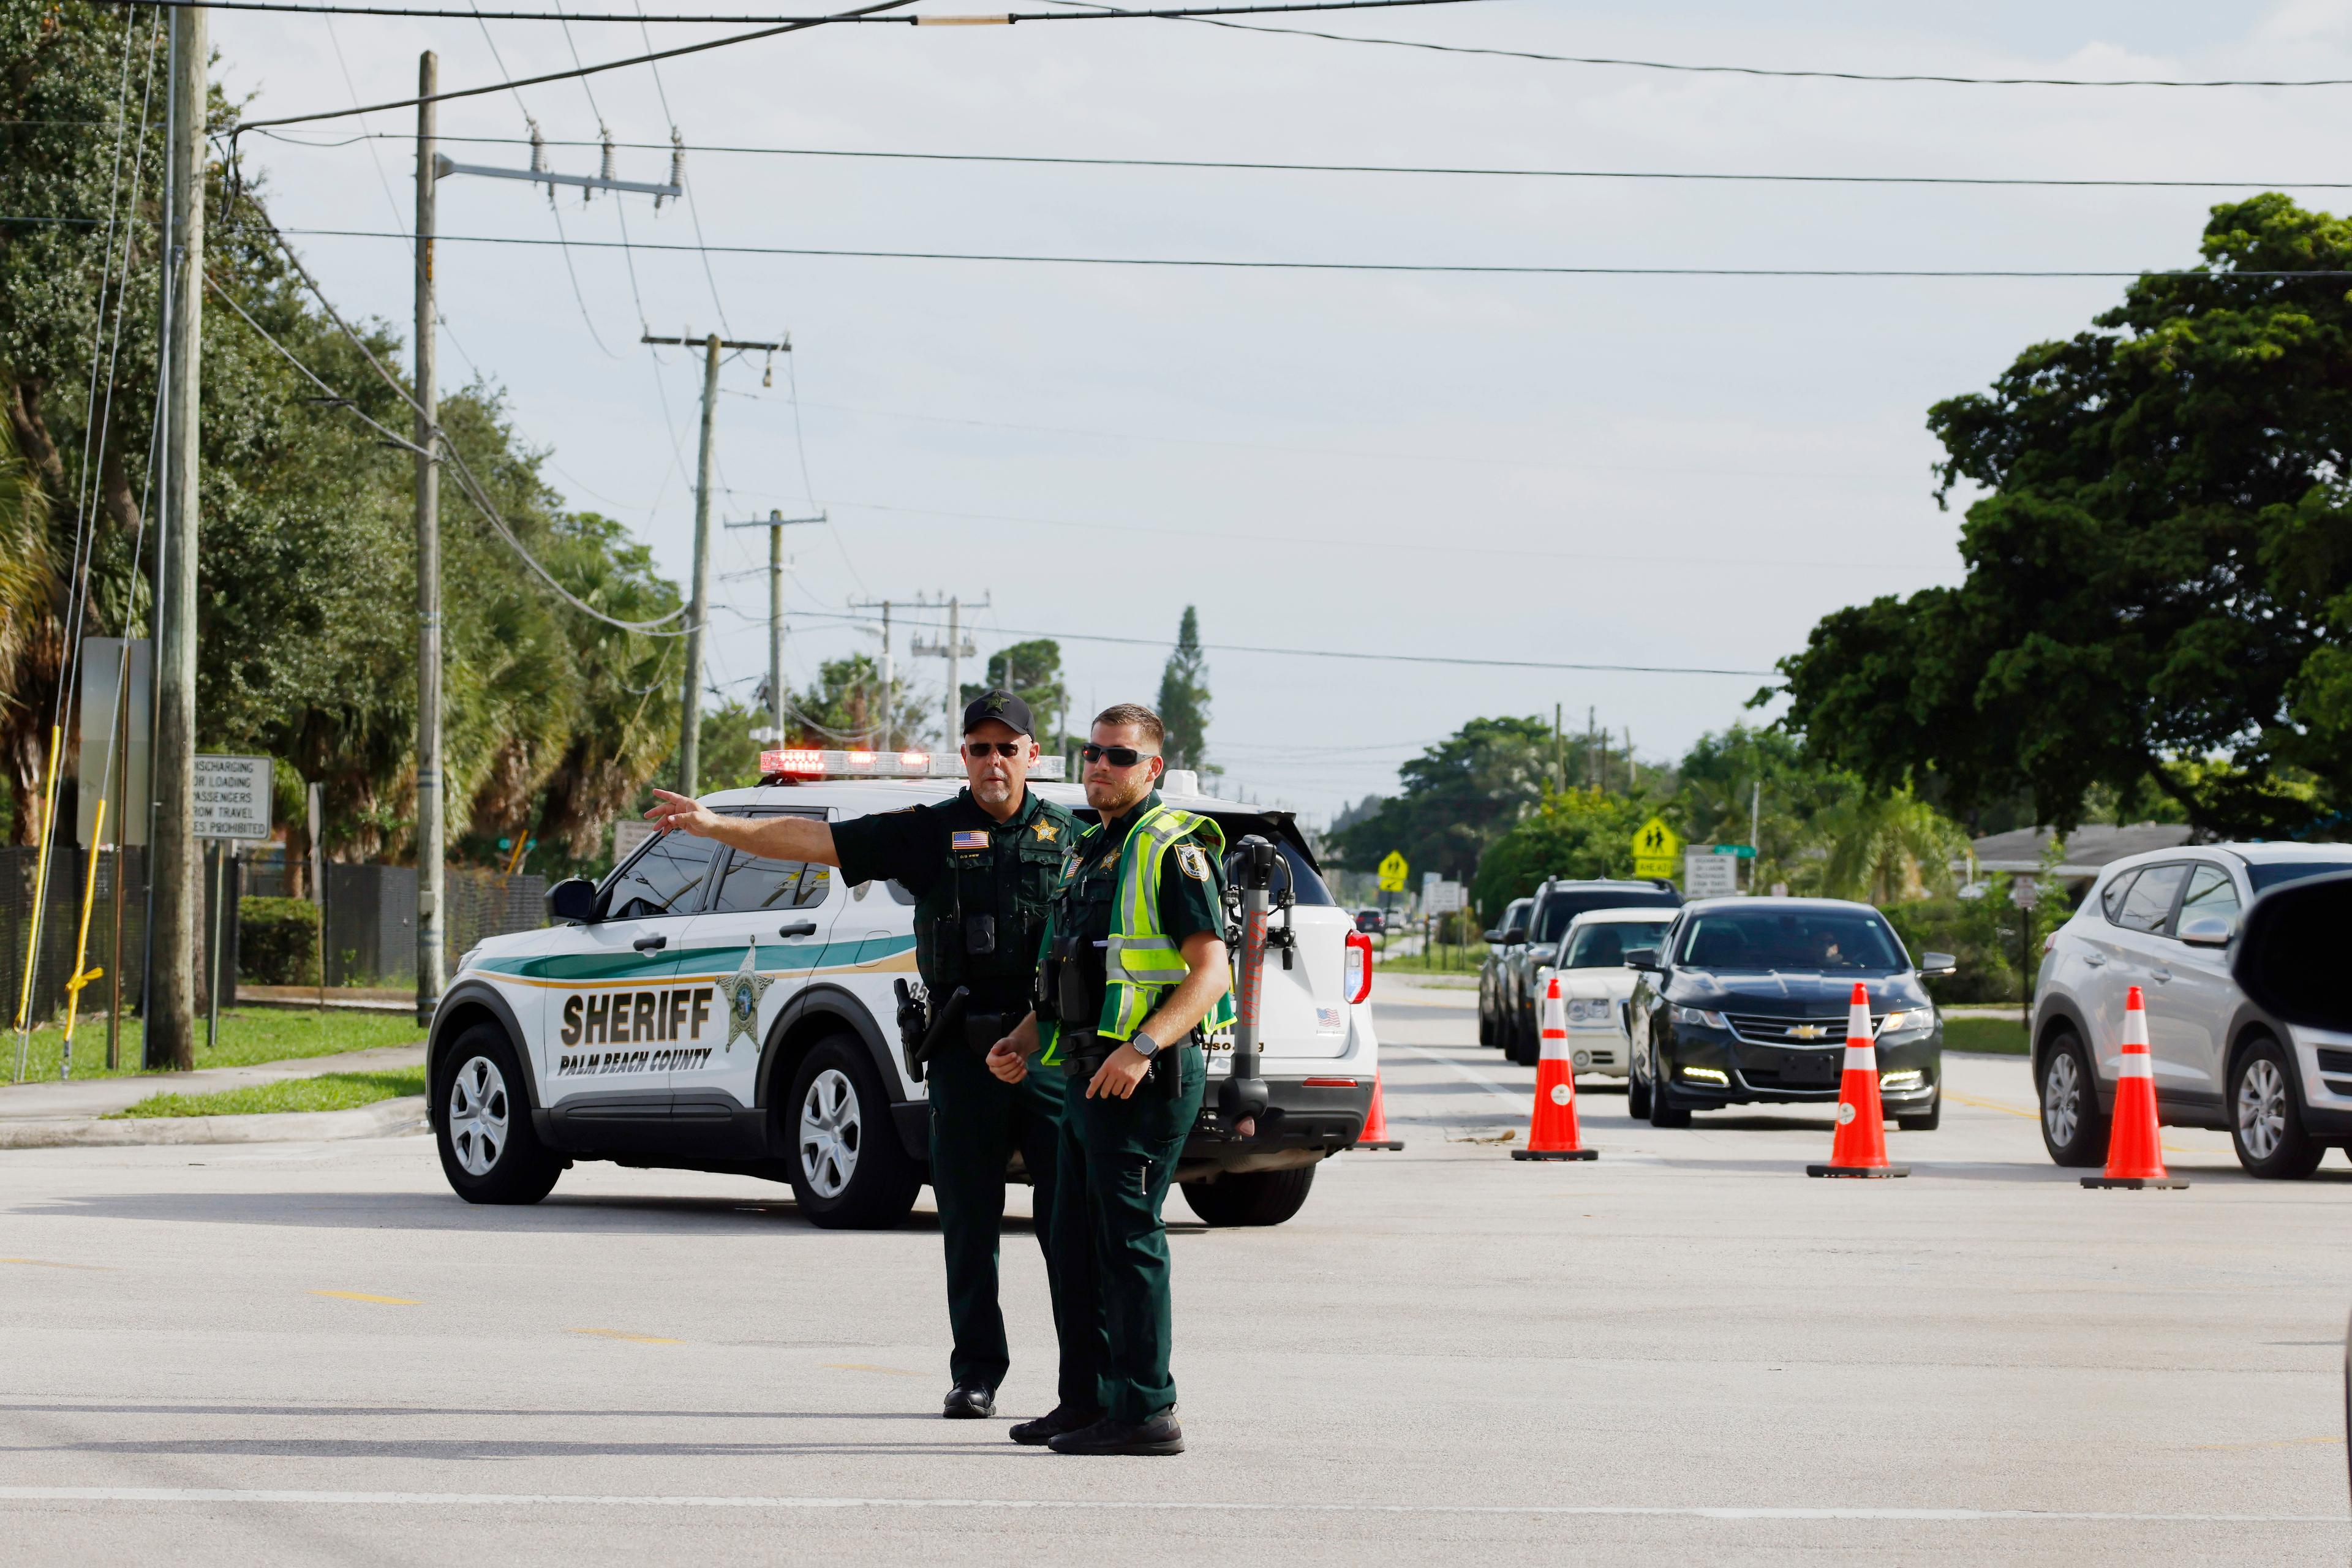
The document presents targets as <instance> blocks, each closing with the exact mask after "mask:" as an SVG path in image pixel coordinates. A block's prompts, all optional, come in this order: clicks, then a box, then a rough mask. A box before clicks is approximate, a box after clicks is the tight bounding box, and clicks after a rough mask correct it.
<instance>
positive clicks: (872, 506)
mask: <svg viewBox="0 0 2352 1568" xmlns="http://www.w3.org/2000/svg"><path fill="white" fill-rule="evenodd" d="M827 504H828V505H830V506H835V507H841V508H845V509H846V510H851V511H887V512H902V513H911V514H914V515H917V516H922V517H954V518H966V519H969V520H971V521H975V522H1019V523H1029V524H1033V525H1034V526H1036V527H1039V528H1075V529H1082V530H1085V531H1087V532H1095V533H1167V534H1174V535H1177V536H1180V537H1181V538H1185V539H1220V540H1230V541H1232V542H1235V543H1238V544H1294V545H1298V546H1301V547H1303V548H1306V549H1310V550H1341V549H1344V550H1348V551H1351V552H1352V551H1359V550H1391V551H1403V552H1414V553H1427V554H1432V555H1449V556H1451V555H1505V556H1519V557H1525V558H1528V559H1533V560H1541V561H1600V562H1609V563H1617V564H1628V563H1631V564H1640V565H1676V564H1686V563H1688V562H1689V561H1690V559H1691V557H1690V555H1689V554H1687V553H1684V554H1679V555H1630V554H1602V553H1599V552H1590V551H1581V550H1517V549H1512V548H1510V547H1508V546H1502V547H1496V546H1492V545H1476V544H1461V543H1456V542H1453V541H1450V540H1449V541H1447V542H1444V543H1437V544H1410V543H1405V542H1400V541H1394V540H1374V539H1361V538H1358V539H1347V540H1339V539H1316V538H1311V537H1307V536H1304V535H1300V534H1291V533H1261V532H1254V531H1253V532H1237V531H1236V532H1219V531H1215V530H1212V529H1202V528H1194V527H1183V528H1155V527H1153V526H1151V525H1150V524H1149V523H1121V522H1077V521H1069V520H1066V519H1062V518H1050V517H1019V516H1014V515H1010V514H1007V513H1004V512H991V511H944V510H938V509H935V508H931V507H919V506H883V505H881V504H879V503H877V502H871V501H854V500H836V501H830V502H828V503H827ZM1706 559H1707V561H1708V563H1710V564H1715V565H1723V566H1765V567H1788V568H1796V569H1801V570H1803V571H1807V572H1839V571H1851V572H1935V571H1937V570H1940V568H1938V567H1937V566H1934V565H1931V564H1929V563H1925V562H1907V561H1791V560H1788V559H1785V558H1772V557H1767V556H1738V555H1714V554H1710V555H1708V556H1707V557H1706Z"/></svg>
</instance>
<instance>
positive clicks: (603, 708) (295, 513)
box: [0, 0, 680, 858]
mask: <svg viewBox="0 0 2352 1568" xmlns="http://www.w3.org/2000/svg"><path fill="white" fill-rule="evenodd" d="M162 90H163V46H162V41H161V35H160V34H159V33H158V32H157V30H156V27H155V17H154V16H153V15H152V13H150V12H146V11H142V10H138V9H136V8H132V9H124V8H120V7H116V6H111V5H94V4H90V3H89V0H57V3H55V4H52V5H39V6H35V5H17V6H13V7H0V413H5V421H6V425H7V428H8V432H9V436H10V437H11V442H10V445H11V447H13V448H14V449H15V450H16V452H17V453H19V454H20V455H21V468H20V469H13V470H11V471H12V472H14V473H16V478H15V479H10V478H9V476H8V475H6V474H0V492H5V493H0V500H6V499H7V497H8V496H9V495H14V496H16V497H18V498H21V497H22V496H24V495H26V494H27V493H30V492H31V491H37V492H38V493H39V494H40V495H41V496H42V497H45V498H46V503H47V504H46V508H45V509H43V515H42V518H41V521H39V523H38V524H36V523H35V522H34V521H31V520H32V519H33V517H34V513H33V512H31V511H27V510H26V508H25V507H24V506H23V505H21V504H20V505H18V506H17V507H16V510H14V511H13V512H12V513H10V514H9V515H8V519H7V521H5V523H0V527H5V528H7V529H9V530H12V531H14V533H15V534H19V535H21V534H23V533H24V531H25V530H26V529H27V528H34V529H35V533H34V534H33V535H27V536H26V540H25V542H22V543H21V544H19V543H10V544H7V545H6V546H5V548H6V549H7V550H8V552H9V553H10V555H11V557H12V559H11V561H10V563H8V567H7V568H0V616H5V617H6V618H5V622H0V773H5V777H6V781H7V784H8V787H9V791H10V794H11V796H12V800H13V811H12V814H11V815H12V816H13V818H14V826H15V830H16V833H17V834H18V835H19V836H28V835H29V834H30V832H31V831H32V829H33V827H34V826H35V825H36V821H37V818H35V817H34V816H33V814H32V813H30V812H28V810H27V809H26V807H27V805H28V804H29V803H30V802H31V801H32V800H33V799H35V798H37V797H36V796H35V795H34V791H35V790H36V788H37V782H38V779H39V776H40V772H41V769H42V767H43V766H44V765H45V763H46V752H47V728H48V723H49V715H50V713H51V711H52V709H53V705H54V703H55V700H56V696H57V692H58V685H59V683H60V681H61V679H63V678H64V676H65V672H66V664H65V656H66V655H67V653H68V651H69V650H68V647H67V639H66V626H65V621H64V616H65V612H66V607H67V595H68V593H69V592H70V591H71V589H72V588H73V586H74V585H75V584H74V582H72V581H69V580H68V579H69V577H70V576H71V574H72V568H71V563H74V562H76V561H77V560H79V561H81V562H84V563H86V567H85V569H84V570H83V572H82V573H81V574H80V576H79V582H80V583H81V584H84V585H86V586H87V588H88V590H89V608H88V611H87V613H86V616H85V619H84V621H83V624H82V626H81V627H80V630H81V631H82V632H83V633H84V634H94V635H117V634H121V633H125V632H128V633H129V634H130V635H133V636H140V635H144V633H145V630H146V613H147V605H146V602H145V595H144V592H143V588H142V578H143V573H144V570H145V569H146V568H147V567H148V566H149V565H151V564H152V547H153V543H154V540H153V535H152V531H147V532H142V527H141V524H142V517H141V511H140V508H141V502H142V497H143V496H144V494H145V489H146V475H145V473H144V468H145V465H146V460H147V454H148V450H149V432H150V429H151V426H152V418H153V412H154V396H153V389H154V384H155V367H156V353H155V334H154V325H155V312H154V300H155V299H156V294H157V267H156V256H155V236H156V232H157V227H158V220H159V218H160V217H161V210H160V202H159V200H158V197H159V195H160V190H159V173H160V168H161V163H160V160H161V158H162V155H163V130H162V122H163V113H162V105H163V97H162ZM142 113H143V121H142ZM210 114H211V121H212V127H213V129H214V130H215V132H220V131H225V130H226V129H228V128H229V127H230V126H232V125H233V124H234V121H235V113H234V110H232V109H231V107H230V106H229V105H227V104H226V101H225V100H223V98H222V97H221V95H220V93H219V92H218V90H217V89H215V90H214V91H213V93H212V96H211V106H210ZM142 124H143V132H142ZM207 179H208V184H207V190H206V201H207V204H208V212H209V214H210V220H209V226H208V243H207V248H206V254H205V272H206V274H207V277H208V279H209V281H210V283H211V284H212V285H213V288H214V290H215V291H214V292H212V293H211V295H210V297H209V298H208V300H207V302H206V305H205V315H204V322H203V334H204V337H203V345H202V349H203V387H204V395H203V403H202V420H201V428H200V430H199V432H198V438H199V449H200V459H201V487H202V488H201V491H200V495H199V520H200V541H201V548H200V552H199V559H198V578H199V580H198V589H197V593H198V602H197V615H198V641H197V646H198V658H199V666H198V673H197V739H198V744H199V745H200V746H202V747H204V748H205V749H206V750H211V751H232V752H267V753H268V754H270V755H272V756H274V757H276V758H278V760H279V761H280V762H281V763H284V764H285V770H284V771H285V772H286V773H288V774H289V775H290V776H291V777H292V778H293V779H295V780H312V781H318V782H320V783H322V784H324V785H325V795H326V800H327V838H328V844H329V847H330V852H331V853H333V854H335V855H337V856H340V857H374V856H383V857H387V858H404V857H405V856H406V855H408V854H409V853H411V852H412V845H413V829H414V823H413V816H414V811H415V767H414V761H413V758H414V743H415V689H416V682H415V611H414V599H413V597H412V595H413V589H412V588H411V586H410V584H413V583H414V581H415V545H414V535H413V531H412V529H411V526H410V521H409V517H410V507H411V487H412V483H413V479H412V475H413V463H412V459H411V457H410V455H409V454H408V453H407V452H406V451H404V450H402V449H400V448H398V447H393V446H391V445H388V444H387V443H385V442H384V441H383V438H382V437H381V436H379V435H378V434H377V433H376V432H375V431H374V430H372V429H371V428H369V427H368V426H367V425H366V424H364V423H362V419H361V417H360V416H367V417H368V418H372V419H373V420H375V421H377V422H378V423H380V424H381V425H383V426H386V427H388V428H390V429H393V430H395V431H401V432H405V431H406V430H407V429H408V427H409V424H410V414H409V411H408V405H407V404H406V402H405V399H404V393H403V390H402V388H401V387H399V386H396V385H388V384H385V382H384V381H383V379H381V378H380V377H378V376H377V374H375V372H374V370H373V368H372V367H371V365H370V364H369V363H368V362H369V359H370V358H371V357H373V360H375V361H376V362H377V363H382V364H386V365H390V364H393V363H396V359H395V356H396V355H397V353H398V352H399V350H400V348H401V344H400V343H399V342H398V341H397V340H396V339H394V337H393V336H391V335H390V334H389V333H387V332H385V331H382V330H380V329H373V328H366V327H362V329H361V333H360V338H361V341H360V342H352V340H351V339H350V338H348V337H346V336H345V335H344V334H343V333H342V332H341V331H340V330H339V329H338V328H337V327H336V326H335V325H334V323H333V322H332V321H330V320H329V319H328V317H327V315H326V313H325V312H324V310H321V309H320V305H319V303H318V302H317V301H316V300H313V299H312V298H310V296H309V295H308V294H307V292H306V291H305V290H304V289H303V288H302V287H301V286H300V284H299V280H298V279H296V278H295V277H294V275H293V273H292V271H291V270H290V268H289V266H288V264H287V260H286V257H285V254H284V253H283V251H282V250H281V249H280V248H279V246H278V242H277V241H276V240H275V238H274V237H272V236H271V235H270V234H269V232H268V229H267V227H266V226H264V225H263V224H262V223H261V222H260V221H259V218H260V216H261V214H262V211H263V209H262V207H261V205H259V204H260V202H261V201H262V200H263V199H264V198H265V197H266V195H267V192H266V189H265V188H264V187H263V184H262V182H260V181H259V180H258V178H257V176H256V174H255V172H254V171H252V170H249V169H245V168H241V167H238V166H236V165H234V164H232V165H228V166H226V167H225V166H223V165H219V164H215V165H214V166H213V167H212V168H211V170H210V171H209V174H208V176H207ZM110 217H112V218H114V219H116V220H119V221H118V222H117V223H115V224H114V225H112V226H110V225H109V223H108V222H107V221H106V220H107V219H109V218H110ZM50 218H60V219H71V220H73V221H70V222H47V221H41V220H46V219H50ZM89 220H97V221H89ZM240 310H241V311H242V312H244V314H243V315H240V313H239V312H240ZM247 315H249V316H250V317H251V321H247V320H246V319H245V316H247ZM265 334H266V336H265ZM273 339H274V340H275V341H276V344H277V345H279V346H273V345H272V343H271V342H270V341H269V340H273ZM281 347H282V349H283V350H284V351H285V353H281ZM94 351H95V357H94ZM286 353H290V354H291V355H292V356H293V357H294V358H295V359H298V360H299V361H300V362H301V363H303V364H305V365H307V366H309V367H310V370H312V371H313V372H315V373H316V374H317V375H318V377H319V378H320V381H323V382H324V383H325V384H326V387H327V390H326V391H323V392H322V391H321V390H320V386H319V385H318V384H315V383H313V382H312V381H310V380H309V379H308V378H306V377H305V376H304V375H303V374H302V373H301V372H300V371H299V370H297V369H296V368H295V366H294V365H293V364H291V363H289V362H288V359H287V357H286ZM441 409H442V423H443V425H444V427H445V429H446V433H447V439H448V441H449V443H450V444H451V445H452V446H454V447H456V448H457V450H458V451H460V452H462V453H463V454H464V455H465V458H466V462H467V466H468V468H470V469H471V471H472V472H473V473H475V474H476V475H477V476H478V477H479V479H480V480H481V484H482V488H483V489H484V490H485V491H487V492H488V495H489V496H490V498H491V499H492V501H493V504H494V505H495V506H496V507H497V509H498V510H499V513H500V514H501V516H502V517H503V518H504V520H505V521H506V522H507V523H508V525H509V527H510V528H511V529H512V531H514V533H515V534H516V535H517V537H518V538H519V539H520V541H521V542H522V543H523V546H524V547H525V548H526V549H528V550H529V551H530V552H531V553H532V554H533V555H534V556H535V557H536V558H537V559H539V560H540V561H541V562H542V563H545V564H546V566H547V568H548V570H549V571H550V572H551V573H552V574H554V575H555V576H556V577H557V578H558V579H559V580H560V581H562V583H563V584H565V586H566V587H567V588H569V589H570V590H571V592H572V593H573V594H575V595H578V596H580V597H581V598H583V599H584V600H586V601H588V602H589V603H591V604H593V605H596V606H597V607H598V608H600V609H602V610H604V612H605V613H607V614H610V615H613V616H617V617H618V618H621V619H624V620H638V621H643V620H651V619H655V618H657V617H659V616H663V615H665V614H667V613H668V612H670V611H671V610H673V609H675V608H676V606H677V603H678V595H677V590H676V588H675V587H674V585H672V584H668V583H666V582H664V581H662V580H661V579H660V578H659V577H658V576H656V574H654V572H653V570H652V563H651V560H650V558H649V557H648V556H647V554H646V552H645V551H644V549H643V548H642V547H641V546H638V545H637V544H635V542H632V541H631V540H629V539H628V538H627V536H626V535H625V533H624V532H623V531H622V530H621V529H620V528H619V527H618V526H617V525H615V524H614V523H611V522H609V521H606V520H604V519H602V518H598V517H595V516H593V515H592V514H572V513H568V512H566V511H565V510H562V502H561V498H560V497H558V496H557V495H556V494H555V493H554V491H553V490H552V489H551V488H550V487H549V486H548V485H547V484H546V483H545V482H544V480H542V479H541V477H540V465H541V461H542V459H543V456H544V455H543V454H541V453H538V452H535V451H532V450H530V448H528V447H526V446H524V445H523V444H522V443H521V442H520V440H519V439H518V438H517V437H516V435H515V433H514V430H513V428H512V425H511V421H510V418H509V415H508V413H507V410H506V409H505V407H504V405H503V404H502V402H501V400H500V398H499V395H498V394H497V392H496V390H495V388H493V387H491V386H489V385H488V384H477V385H475V386H472V387H468V388H466V389H463V390H462V391H459V392H457V393H456V394H453V395H449V396H446V397H445V398H444V400H443V403H442V405H441ZM7 467H8V464H7V463H5V461H0V468H7ZM28 486H29V490H28V488H27V487H28ZM443 493H444V496H445V501H444V508H443V513H444V527H443V540H444V564H443V586H444V617H445V624H444V634H443V635H444V647H445V653H446V702H447V711H446V718H447V726H448V728H447V753H446V769H447V777H448V783H449V788H448V791H447V800H448V809H449V823H448V826H449V827H450V829H451V830H452V832H453V835H455V834H463V833H465V832H466V831H467V829H468V828H471V829H472V830H473V831H474V834H475V836H476V837H477V838H479V837H483V836H488V837H489V838H490V839H492V840H494V839H495V838H496V837H499V836H508V837H511V836H512V834H513V833H514V832H515V831H516V830H517V829H518V827H523V828H527V829H529V830H530V831H531V832H533V833H536V834H538V835H540V836H541V837H546V836H548V835H550V834H552V835H554V836H556V837H559V838H561V839H562V840H564V841H565V842H567V843H571V844H574V845H580V846H585V845H588V844H590V843H593V841H594V840H595V838H596V837H597V835H598V830H599V829H600V828H601V827H602V826H603V825H604V822H606V821H608V820H609V819H610V817H611V816H612V815H613V813H614V811H616V810H618V809H622V808H624V807H625V806H626V805H627V804H628V803H629V800H630V798H631V797H632V796H633V795H635V789H636V785H637V784H638V783H639V782H641V781H642V779H643V778H644V777H645V776H646V775H647V774H648V773H650V771H651V769H652V767H653V766H654V765H655V763H657V762H658V760H659V757H660V755H661V753H662V752H663V751H664V750H665V749H666V747H667V743H668V737H671V736H674V735H675V734H676V731H677V696H676V691H677V670H678V668H679V659H680V655H679V652H678V649H677V639H676V638H675V637H648V636H645V635H642V634H636V633H630V632H625V631H621V630H619V629H618V628H615V627H612V626H606V625H604V624H603V623H601V622H598V621H596V620H594V619H593V618H592V617H590V616H584V615H583V614H581V613H579V612H578V611H576V610H574V609H572V608H571V607H569V606H568V605H565V604H564V603H563V602H562V600H560V599H559V598H557V597H556V596H555V595H552V594H551V592H550V591H549V590H548V589H547V588H546V586H545V585H544V584H541V583H540V582H539V581H538V580H537V579H536V578H535V577H534V576H532V575H531V574H530V572H529V571H528V569H527V568H526V567H525V566H524V565H523V563H521V562H520V561H519V560H518V559H517V558H516V557H515V555H514V554H513V553H512V552H511V551H510V549H509V546H508V545H507V544H506V543H505V542H503V541H501V540H500V539H499V538H498V537H497V535H496V534H495V533H494V532H493V531H491V530H490V529H489V528H488V526H487V525H486V524H485V523H484V522H483V521H482V520H481V519H480V518H479V517H478V515H477V514H476V513H475V512H474V511H473V510H472V509H471V507H470V506H469V504H468V503H467V500H465V499H464V498H463V496H462V494H461V493H459V490H458V487H457V486H456V485H454V484H447V483H445V486H444V492H443ZM134 545H135V546H136V549H137V551H138V557H137V558H136V559H134ZM65 718H66V721H67V723H68V726H69V727H70V726H71V725H72V724H73V722H74V721H75V718H76V715H75V714H74V712H73V710H72V708H71V706H70V705H68V707H67V709H66V711H65ZM66 750H67V756H68V759H70V758H71V756H72V754H73V745H72V737H71V735H70V733H69V734H68V744H67V748H66ZM68 765H69V764H68ZM292 794H293V795H294V797H295V798H294V800H289V801H288V802H285V803H282V804H283V805H294V804H295V801H296V800H299V789H297V790H295V791H293V792H292ZM280 815H281V817H284V816H286V815H287V814H286V813H285V812H284V811H282V810H281V814H280Z"/></svg>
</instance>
